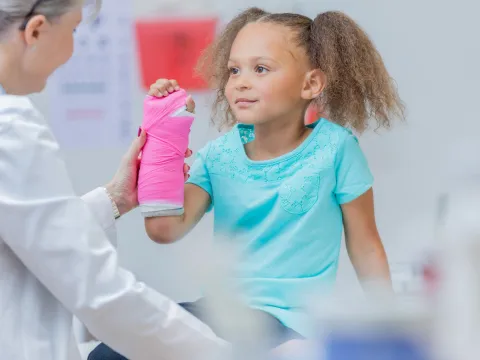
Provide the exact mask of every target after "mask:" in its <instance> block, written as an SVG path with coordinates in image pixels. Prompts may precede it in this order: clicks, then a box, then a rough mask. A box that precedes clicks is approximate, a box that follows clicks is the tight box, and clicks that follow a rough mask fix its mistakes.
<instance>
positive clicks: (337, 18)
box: [197, 7, 404, 132]
mask: <svg viewBox="0 0 480 360" xmlns="http://www.w3.org/2000/svg"><path fill="white" fill-rule="evenodd" d="M249 23H272V24H278V25H282V26H285V27H287V28H289V29H290V30H292V37H291V41H294V42H295V43H296V45H297V46H299V48H300V49H303V51H305V52H306V54H307V56H308V58H309V60H310V64H311V67H312V69H320V70H321V71H322V72H323V73H324V74H325V76H326V79H327V84H326V87H325V89H324V91H323V93H322V94H321V95H320V96H319V97H318V98H316V99H314V100H313V101H312V103H313V105H314V106H315V107H316V108H317V109H318V110H319V112H321V113H322V115H323V114H324V115H325V116H326V117H328V118H329V120H331V121H333V122H336V123H337V124H340V125H342V126H346V127H350V128H353V129H355V130H357V131H358V132H362V131H364V130H365V129H366V128H368V126H369V121H370V120H371V119H374V120H375V121H376V123H377V128H380V127H383V128H389V127H390V125H391V123H392V121H393V119H394V118H400V119H403V118H404V105H403V103H402V101H401V99H400V97H399V95H398V93H397V89H396V84H395V82H394V80H393V79H392V78H391V77H390V75H389V73H388V71H387V69H386V67H385V65H384V63H383V60H382V57H381V56H380V54H379V52H378V51H377V49H376V48H375V46H374V44H373V43H372V41H371V40H370V38H369V37H368V35H367V34H366V33H365V32H364V30H362V29H361V28H360V26H359V25H357V23H356V22H355V21H354V20H352V19H351V18H350V17H348V16H347V15H345V14H344V13H342V12H338V11H328V12H324V13H321V14H319V15H317V16H316V17H315V19H313V20H312V19H310V18H309V17H306V16H303V15H300V14H293V13H269V12H266V11H264V10H262V9H259V8H256V7H254V8H250V9H248V10H246V11H244V12H242V13H241V14H239V15H238V16H236V17H235V18H234V19H233V20H232V21H231V22H230V23H228V24H227V26H226V28H225V29H224V30H223V32H222V33H221V34H220V35H219V36H218V37H217V39H216V40H215V41H214V42H213V43H212V44H211V45H210V46H209V47H208V48H207V49H206V50H205V51H204V53H203V54H202V56H201V58H200V60H199V63H198V65H197V71H198V73H199V74H200V75H201V76H202V77H203V78H204V79H205V80H206V81H207V83H208V84H209V86H210V87H211V88H213V89H215V90H216V99H215V102H214V105H213V115H212V120H213V122H214V123H215V124H217V125H218V126H219V127H223V126H225V125H226V126H229V127H230V126H233V125H234V124H235V122H236V121H235V118H234V115H233V113H232V109H231V108H230V106H229V104H228V102H227V98H226V96H225V87H226V85H227V82H228V80H229V77H230V72H229V69H228V60H229V57H230V51H231V48H232V44H233V42H234V41H235V38H236V37H237V34H238V33H239V32H240V30H242V29H243V28H244V27H245V26H246V25H247V24H249ZM258 36H261V34H258Z"/></svg>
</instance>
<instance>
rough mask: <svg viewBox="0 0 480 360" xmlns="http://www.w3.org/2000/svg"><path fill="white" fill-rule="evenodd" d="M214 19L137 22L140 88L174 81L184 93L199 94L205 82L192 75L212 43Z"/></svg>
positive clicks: (214, 28)
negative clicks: (191, 91)
mask: <svg viewBox="0 0 480 360" xmlns="http://www.w3.org/2000/svg"><path fill="white" fill-rule="evenodd" d="M216 27H217V19H213V18H207V19H166V20H163V19H161V20H143V21H142V20H139V21H137V22H136V24H135V30H136V37H137V50H138V58H139V64H140V70H141V77H142V85H143V86H144V87H145V88H146V89H148V88H150V85H152V84H153V83H154V82H155V81H156V80H158V79H160V78H167V79H175V80H177V81H178V83H179V85H180V86H181V87H182V88H184V89H189V90H201V89H205V88H206V84H205V82H204V81H203V80H202V79H201V78H200V77H199V76H197V75H195V73H194V68H195V65H196V64H197V61H198V58H199V57H200V55H201V53H202V51H203V50H204V49H205V48H206V47H207V46H208V45H209V44H210V43H211V42H212V41H213V40H214V38H215V32H216Z"/></svg>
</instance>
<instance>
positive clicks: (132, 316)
mask: <svg viewBox="0 0 480 360" xmlns="http://www.w3.org/2000/svg"><path fill="white" fill-rule="evenodd" d="M22 99H23V100H18V101H17V102H18V104H17V105H18V107H19V108H18V109H17V110H15V111H13V110H10V115H9V119H10V120H9V122H10V124H8V126H5V127H3V130H2V131H0V133H1V139H2V144H1V146H0V174H1V177H0V237H1V238H2V239H3V240H4V241H5V242H6V243H7V244H8V246H10V248H11V249H12V251H14V252H15V254H16V255H17V256H18V258H19V259H20V260H21V261H22V262H23V263H24V265H25V266H26V267H27V268H28V269H29V270H30V271H31V272H32V273H33V274H35V276H36V277H37V278H38V279H39V280H40V281H41V282H42V283H43V284H44V286H45V287H46V288H47V289H48V290H49V291H50V292H51V293H52V294H53V295H54V296H55V297H56V298H57V299H58V300H59V301H60V302H62V303H63V305H64V306H65V307H66V308H67V309H69V310H70V311H71V312H72V313H73V314H74V315H76V316H77V317H78V319H79V320H80V321H81V322H82V323H84V324H85V325H86V327H87V328H88V329H89V331H90V332H91V333H92V335H94V336H95V337H96V338H98V339H99V340H101V341H104V342H105V343H106V344H108V345H110V346H111V347H112V348H114V349H115V350H117V351H118V352H120V353H121V354H123V355H124V356H126V357H128V358H130V359H135V360H147V359H148V360H151V359H162V360H182V359H185V360H195V359H202V360H205V359H209V360H210V359H225V358H227V357H228V355H227V354H229V352H230V346H229V345H228V344H227V343H225V342H224V341H222V340H221V339H219V338H218V337H216V336H215V334H214V333H213V332H212V331H211V329H210V328H209V327H207V326H206V325H204V324H203V323H202V322H200V321H199V320H197V319H196V318H194V317H193V316H191V315H190V314H189V313H187V312H186V311H184V310H183V309H181V308H180V307H179V306H178V305H177V304H176V303H174V302H173V301H171V300H170V299H168V298H167V297H165V296H163V295H161V294H159V293H158V292H156V291H154V290H152V289H150V288H149V287H147V286H146V285H144V284H143V283H140V282H137V281H136V280H135V278H134V276H133V275H132V274H131V273H130V272H129V271H127V270H125V269H122V268H121V267H119V265H118V257H117V253H116V251H115V249H114V247H113V246H112V244H110V242H109V241H108V240H107V237H106V235H105V233H104V230H103V229H102V227H101V226H100V225H99V222H98V221H96V220H95V218H94V215H93V213H92V211H90V209H89V208H88V206H87V205H86V203H85V202H84V201H83V200H82V199H81V198H80V197H77V196H75V195H74V192H73V188H72V185H71V182H70V180H69V177H68V175H67V170H66V167H65V164H64V162H63V161H62V159H61V156H60V153H59V149H58V145H57V142H56V141H55V139H54V137H53V135H52V133H51V131H50V130H49V128H48V126H47V124H46V122H45V120H44V119H43V118H42V117H41V116H40V114H39V113H38V112H37V111H36V110H35V109H34V108H32V107H31V105H30V107H29V106H27V105H26V102H28V103H30V102H29V100H28V99H27V98H22ZM2 116H5V114H3V115H2Z"/></svg>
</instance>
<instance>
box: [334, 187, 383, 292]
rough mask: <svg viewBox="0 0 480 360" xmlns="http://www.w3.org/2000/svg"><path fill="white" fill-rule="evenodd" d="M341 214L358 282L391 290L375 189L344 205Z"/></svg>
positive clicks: (348, 249) (349, 253)
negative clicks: (367, 282)
mask: <svg viewBox="0 0 480 360" xmlns="http://www.w3.org/2000/svg"><path fill="white" fill-rule="evenodd" d="M342 212H343V222H344V227H345V241H346V245H347V251H348V255H349V257H350V260H351V261H352V264H353V267H354V268H355V271H356V273H357V276H358V278H359V280H360V281H361V282H364V281H368V280H374V281H381V282H385V283H387V284H389V285H390V286H391V279H390V270H389V266H388V261H387V255H386V253H385V249H384V247H383V244H382V240H381V239H380V235H379V234H378V230H377V225H376V223H375V215H374V205H373V191H372V189H370V190H368V191H367V192H366V193H365V194H363V195H361V196H359V197H358V198H356V199H355V200H353V201H351V202H348V203H345V204H343V205H342Z"/></svg>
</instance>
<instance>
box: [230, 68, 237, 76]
mask: <svg viewBox="0 0 480 360" xmlns="http://www.w3.org/2000/svg"><path fill="white" fill-rule="evenodd" d="M228 70H229V71H230V74H231V75H237V74H238V69H237V68H230V69H228Z"/></svg>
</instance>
